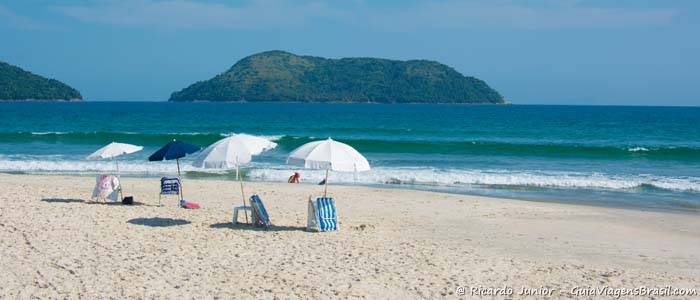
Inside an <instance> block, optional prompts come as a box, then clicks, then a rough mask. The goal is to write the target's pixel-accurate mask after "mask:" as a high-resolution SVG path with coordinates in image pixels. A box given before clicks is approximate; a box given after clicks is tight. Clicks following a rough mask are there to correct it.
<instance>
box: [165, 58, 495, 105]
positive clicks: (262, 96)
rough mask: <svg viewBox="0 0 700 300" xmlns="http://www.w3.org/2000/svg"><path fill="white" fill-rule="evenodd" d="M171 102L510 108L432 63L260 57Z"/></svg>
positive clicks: (474, 82) (475, 82)
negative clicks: (499, 106)
mask: <svg viewBox="0 0 700 300" xmlns="http://www.w3.org/2000/svg"><path fill="white" fill-rule="evenodd" d="M168 101H178V102H185V101H221V102H224V101H248V102H340V103H368V102H370V103H475V104H505V103H506V102H505V101H504V99H503V96H501V95H500V94H499V93H498V92H497V91H496V90H494V89H492V88H491V87H489V86H488V85H487V84H486V83H485V82H484V81H482V80H479V79H477V78H474V77H470V76H464V75H462V74H461V73H459V72H457V71H456V70H454V69H453V68H451V67H449V66H446V65H444V64H441V63H438V62H434V61H428V60H409V61H398V60H388V59H379V58H341V59H327V58H321V57H312V56H298V55H295V54H292V53H288V52H284V51H269V52H262V53H258V54H254V55H251V56H248V57H246V58H243V59H242V60H240V61H238V62H237V63H236V64H235V65H233V67H231V68H230V69H229V70H228V71H226V72H224V73H222V74H220V75H217V76H215V77H214V78H212V79H209V80H206V81H199V82H197V83H194V84H192V85H190V86H189V87H187V88H185V89H183V90H181V91H179V92H174V93H172V95H171V96H170V99H169V100H168Z"/></svg>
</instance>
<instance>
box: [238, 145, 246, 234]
mask: <svg viewBox="0 0 700 300" xmlns="http://www.w3.org/2000/svg"><path fill="white" fill-rule="evenodd" d="M239 170H240V165H238V156H236V178H238V182H240V183H241V198H243V207H245V193H243V178H241V177H240V176H238V172H239ZM243 213H245V222H246V223H248V211H247V210H245V209H244V210H243Z"/></svg>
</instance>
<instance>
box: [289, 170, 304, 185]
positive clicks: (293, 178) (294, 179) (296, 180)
mask: <svg viewBox="0 0 700 300" xmlns="http://www.w3.org/2000/svg"><path fill="white" fill-rule="evenodd" d="M299 179H301V174H299V172H294V174H293V175H292V176H289V179H287V182H289V183H299Z"/></svg>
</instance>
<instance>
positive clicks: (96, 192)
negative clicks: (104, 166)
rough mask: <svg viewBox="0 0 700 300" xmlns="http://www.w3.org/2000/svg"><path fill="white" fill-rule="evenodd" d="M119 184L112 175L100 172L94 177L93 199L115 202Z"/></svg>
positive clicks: (119, 188) (119, 191)
mask: <svg viewBox="0 0 700 300" xmlns="http://www.w3.org/2000/svg"><path fill="white" fill-rule="evenodd" d="M121 188H122V187H121V185H120V184H119V179H118V178H117V177H116V176H114V175H109V174H102V175H97V178H95V188H94V189H92V200H93V201H98V200H102V201H105V202H106V201H107V200H109V201H112V202H115V201H117V199H118V198H119V194H120V193H121Z"/></svg>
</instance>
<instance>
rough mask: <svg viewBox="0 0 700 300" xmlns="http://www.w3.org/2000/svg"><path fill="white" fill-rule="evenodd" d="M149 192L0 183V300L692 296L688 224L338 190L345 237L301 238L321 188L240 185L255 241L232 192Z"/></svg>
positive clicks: (85, 180)
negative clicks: (110, 198)
mask: <svg viewBox="0 0 700 300" xmlns="http://www.w3.org/2000/svg"><path fill="white" fill-rule="evenodd" d="M158 185H159V184H158V180H157V179H155V178H132V177H122V186H123V188H124V194H125V195H127V196H129V195H132V196H134V197H135V199H134V200H135V201H136V202H137V204H140V205H134V206H126V205H121V204H114V205H104V204H91V203H88V202H86V201H87V200H89V196H90V193H91V191H92V187H93V186H94V178H89V177H81V176H65V175H10V174H0V190H3V193H1V194H0V203H2V204H3V205H4V206H5V208H7V209H5V208H3V210H2V211H0V225H1V226H2V227H3V230H0V244H1V245H0V246H1V247H3V249H6V250H5V251H4V255H3V257H2V258H0V265H2V266H3V268H4V270H6V272H3V273H2V274H0V280H3V282H5V284H4V286H3V287H2V288H0V297H3V296H5V297H7V298H29V297H30V296H38V297H42V298H51V297H54V298H62V297H67V298H71V297H77V296H78V295H80V296H81V297H88V298H95V297H96V298H121V299H138V298H154V299H166V298H169V299H174V298H190V297H195V298H202V297H204V298H207V297H221V298H273V297H282V298H284V297H292V298H304V299H326V298H354V297H366V298H371V299H389V298H391V299H393V298H397V297H402V298H407V299H416V298H445V297H456V296H457V295H454V292H455V290H456V289H457V288H458V287H460V286H462V287H468V286H482V287H484V288H498V287H503V286H504V284H505V285H507V286H509V287H513V288H514V289H516V290H517V291H519V290H520V287H521V286H525V287H530V288H538V287H540V286H544V287H547V288H554V289H558V290H562V291H563V294H561V295H559V294H557V295H555V296H558V297H573V296H576V295H572V294H571V289H572V288H573V287H574V286H581V287H586V286H591V287H602V286H609V287H610V288H635V287H638V286H642V285H644V286H648V287H664V286H666V285H670V286H672V287H674V288H696V289H698V290H700V259H699V256H698V249H700V236H699V235H698V234H697V232H700V219H698V218H697V217H696V216H689V215H683V214H672V213H663V212H651V211H633V210H626V209H614V208H603V207H588V206H580V205H570V204H559V203H547V202H533V201H521V200H509V199H496V198H486V197H476V196H467V195H457V194H445V193H435V192H426V191H415V190H399V189H382V188H372V187H359V186H336V185H332V186H329V188H328V191H329V194H330V195H331V196H332V197H334V199H336V206H337V210H338V216H339V221H340V230H339V231H338V232H332V233H311V232H307V231H305V230H304V229H305V224H306V209H307V207H306V201H307V199H308V197H309V195H314V196H318V195H321V194H322V192H323V187H322V186H317V185H311V184H287V183H263V182H245V183H244V190H245V194H246V195H250V194H252V193H258V194H259V195H260V197H261V199H262V200H263V202H264V204H265V206H266V208H267V211H268V213H269V214H270V218H271V221H272V223H273V225H274V226H273V227H272V228H271V229H269V230H267V231H265V230H262V229H255V228H251V227H250V226H248V225H236V226H233V225H231V223H230V222H231V214H232V212H231V207H232V206H240V205H241V201H242V199H241V194H240V186H239V185H238V183H237V182H231V181H220V180H210V179H207V180H194V179H186V180H184V181H183V190H184V194H185V199H187V200H188V201H192V202H197V203H199V204H200V205H202V209H199V210H185V209H180V208H177V206H176V202H177V200H174V198H172V197H171V198H169V199H167V200H165V201H164V203H165V205H164V206H157V203H158V188H159V187H158ZM10 208H11V209H10ZM241 219H242V217H241ZM232 274H245V276H232ZM467 291H468V288H467ZM61 295H63V296H61ZM467 295H469V294H467ZM577 298H579V297H577ZM581 298H582V299H587V298H596V297H586V296H585V295H584V297H581Z"/></svg>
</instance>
